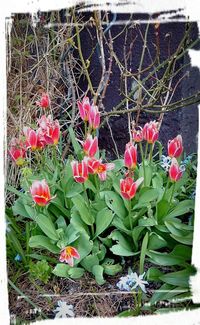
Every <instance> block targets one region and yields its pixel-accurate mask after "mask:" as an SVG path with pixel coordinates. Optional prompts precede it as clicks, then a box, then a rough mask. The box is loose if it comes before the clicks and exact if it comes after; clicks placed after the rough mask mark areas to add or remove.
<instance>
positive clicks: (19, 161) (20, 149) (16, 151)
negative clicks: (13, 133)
mask: <svg viewBox="0 0 200 325" xmlns="http://www.w3.org/2000/svg"><path fill="white" fill-rule="evenodd" d="M8 153H9V155H10V156H11V158H12V160H13V161H14V162H15V163H16V165H17V166H22V165H23V164H24V162H25V160H24V157H25V154H26V147H25V144H24V142H23V141H21V140H19V139H17V138H12V139H11V141H10V149H9V150H8Z"/></svg>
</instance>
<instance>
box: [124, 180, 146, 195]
mask: <svg viewBox="0 0 200 325" xmlns="http://www.w3.org/2000/svg"><path fill="white" fill-rule="evenodd" d="M143 180H144V178H143V177H140V178H139V179H138V180H137V181H136V182H134V180H133V178H131V177H127V178H125V179H121V180H120V190H121V195H122V197H123V198H124V199H126V200H131V199H132V198H133V197H134V196H135V194H136V191H137V188H138V187H139V186H140V184H141V183H142V182H143Z"/></svg>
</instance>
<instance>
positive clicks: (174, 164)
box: [120, 121, 183, 200]
mask: <svg viewBox="0 0 200 325" xmlns="http://www.w3.org/2000/svg"><path fill="white" fill-rule="evenodd" d="M158 136H159V130H158V123H157V122H155V121H151V122H149V123H146V124H145V125H144V127H143V128H141V127H139V128H138V130H136V129H134V130H133V132H132V142H129V143H127V145H126V150H125V154H124V164H125V166H126V167H127V168H128V172H127V174H126V178H125V179H121V181H120V189H121V195H122V196H123V197H124V198H125V199H127V200H131V199H132V198H133V197H134V196H135V193H136V190H137V188H138V186H139V185H140V184H141V183H142V182H143V180H144V179H143V177H141V178H139V179H138V180H137V181H136V182H134V180H133V177H132V175H133V173H134V169H135V168H136V165H137V143H139V145H140V149H141V155H142V159H144V157H143V150H142V146H141V142H142V141H143V140H145V141H146V144H147V146H148V145H151V150H150V159H151V154H152V149H153V145H154V143H155V142H156V141H157V140H158ZM147 146H146V148H148V147H147ZM182 152H183V145H182V137H181V135H177V137H175V138H174V139H173V140H169V141H168V156H169V157H170V158H172V159H171V165H170V168H169V178H170V180H171V181H172V182H177V181H178V180H179V179H180V178H181V177H182V174H183V171H182V169H181V167H180V166H179V164H178V161H177V159H176V158H179V157H180V156H181V154H182Z"/></svg>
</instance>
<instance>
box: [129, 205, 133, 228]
mask: <svg viewBox="0 0 200 325" xmlns="http://www.w3.org/2000/svg"><path fill="white" fill-rule="evenodd" d="M128 217H129V224H130V229H131V231H132V229H133V225H132V219H131V200H129V201H128Z"/></svg>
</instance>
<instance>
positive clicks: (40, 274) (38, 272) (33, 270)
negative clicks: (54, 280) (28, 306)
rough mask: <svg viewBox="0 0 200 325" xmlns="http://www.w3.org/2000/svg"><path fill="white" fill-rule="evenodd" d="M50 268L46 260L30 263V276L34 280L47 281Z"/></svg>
mask: <svg viewBox="0 0 200 325" xmlns="http://www.w3.org/2000/svg"><path fill="white" fill-rule="evenodd" d="M51 271H52V268H51V266H50V265H49V264H48V262H47V261H46V260H43V261H38V262H37V263H32V262H31V263H30V266H29V272H30V277H31V278H33V279H34V280H40V281H41V282H43V283H47V282H48V281H49V279H50V276H51Z"/></svg>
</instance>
